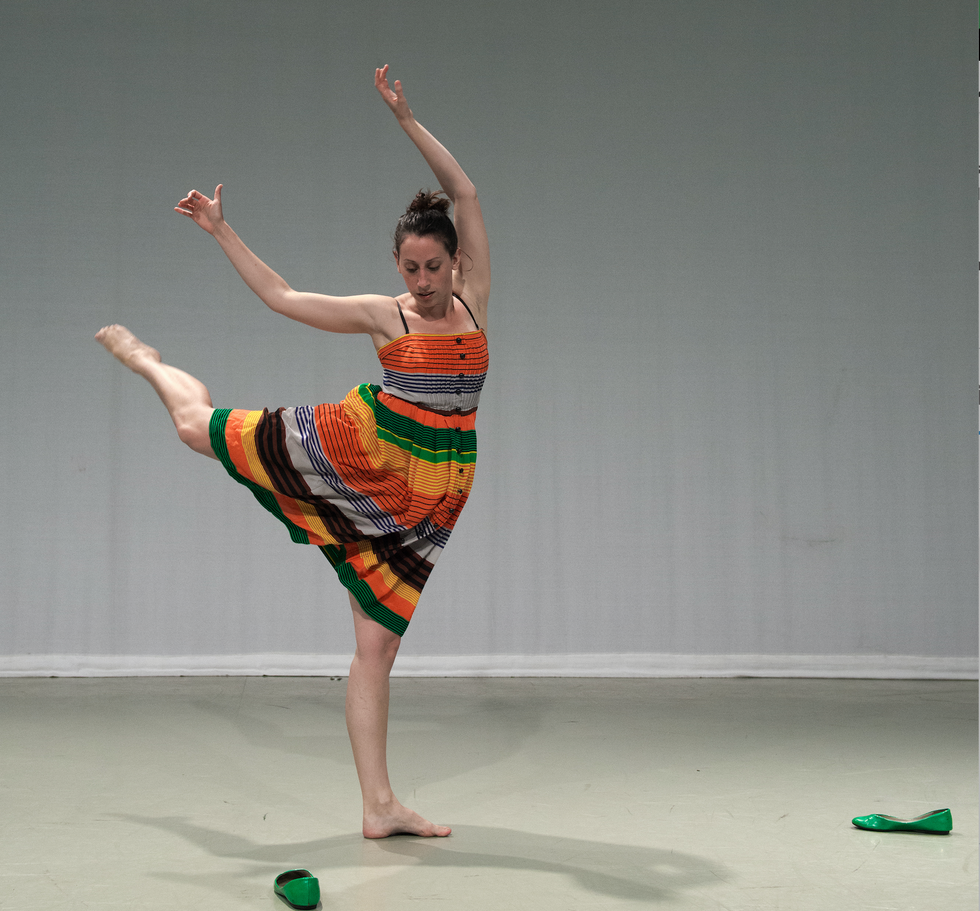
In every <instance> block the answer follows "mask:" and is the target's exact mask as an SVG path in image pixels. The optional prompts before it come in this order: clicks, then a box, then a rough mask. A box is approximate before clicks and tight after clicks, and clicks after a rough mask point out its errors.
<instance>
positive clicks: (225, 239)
mask: <svg viewBox="0 0 980 911" xmlns="http://www.w3.org/2000/svg"><path fill="white" fill-rule="evenodd" d="M213 236H214V239H215V240H216V241H217V242H218V244H219V245H220V246H221V249H222V250H223V251H224V253H225V256H227V257H228V259H229V260H230V262H231V264H232V265H233V266H234V267H235V271H236V272H238V274H239V275H240V276H241V277H242V280H243V281H244V282H245V284H246V285H248V286H249V288H251V289H252V291H254V292H255V294H256V295H258V297H259V298H260V300H261V301H262V302H263V303H264V304H265V305H266V306H267V307H270V308H271V309H272V310H275V311H277V312H278V311H280V310H281V303H282V301H283V298H284V296H285V295H286V293H287V292H289V291H291V290H292V289H291V288H290V287H289V285H288V284H287V282H286V280H285V279H284V278H283V277H282V276H281V275H279V274H278V273H277V272H274V271H273V270H272V269H270V268H269V267H268V266H267V265H266V264H265V263H264V262H262V260H261V259H259V258H258V257H257V256H256V255H255V254H254V253H253V252H252V251H251V250H249V248H248V247H246V246H245V243H244V241H242V239H241V238H240V237H239V236H238V235H237V234H236V233H235V232H234V231H233V230H232V228H231V226H230V225H229V224H228V223H227V222H225V221H223V222H222V223H221V225H220V226H219V227H218V228H217V229H216V230H215V231H214V235H213Z"/></svg>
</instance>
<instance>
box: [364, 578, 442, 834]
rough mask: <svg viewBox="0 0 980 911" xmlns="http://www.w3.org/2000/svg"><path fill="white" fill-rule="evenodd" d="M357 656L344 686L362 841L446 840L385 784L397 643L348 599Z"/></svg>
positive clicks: (386, 631)
mask: <svg viewBox="0 0 980 911" xmlns="http://www.w3.org/2000/svg"><path fill="white" fill-rule="evenodd" d="M350 603H351V610H352V611H353V612H354V636H355V638H356V640H357V650H356V651H355V653H354V660H353V661H352V662H351V666H350V677H349V678H348V680H347V732H348V734H350V742H351V748H352V749H353V751H354V765H355V766H356V767H357V778H358V781H360V784H361V796H362V797H363V799H364V824H363V830H362V831H363V832H364V837H365V838H386V837H387V836H389V835H396V834H399V833H403V834H409V835H448V834H449V833H450V831H451V830H450V829H449V828H448V827H447V826H437V825H435V824H434V823H431V822H429V821H428V820H427V819H423V818H422V817H421V816H419V814H418V813H416V812H414V811H413V810H409V809H407V808H406V807H403V806H402V805H401V803H399V801H398V798H396V797H395V795H394V793H393V792H392V790H391V783H390V782H389V781H388V758H387V743H388V694H389V683H388V675H389V674H390V673H391V666H392V665H393V664H394V663H395V656H396V655H397V654H398V646H399V644H400V643H401V637H400V636H398V635H396V634H395V633H393V632H391V630H388V629H385V627H383V626H381V624H380V623H376V622H375V621H374V620H372V619H371V618H370V617H369V616H368V615H367V614H365V613H364V611H363V610H361V608H360V606H359V605H358V603H357V601H355V600H354V597H353V596H351V599H350Z"/></svg>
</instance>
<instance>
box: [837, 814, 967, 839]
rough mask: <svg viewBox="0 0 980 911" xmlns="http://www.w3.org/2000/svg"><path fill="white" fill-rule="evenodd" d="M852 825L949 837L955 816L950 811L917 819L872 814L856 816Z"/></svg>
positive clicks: (878, 830) (879, 830)
mask: <svg viewBox="0 0 980 911" xmlns="http://www.w3.org/2000/svg"><path fill="white" fill-rule="evenodd" d="M851 823H852V825H855V826H857V827H858V828H859V829H872V830H873V831H875V832H925V833H927V834H929V835H949V833H950V830H951V829H952V828H953V814H952V813H950V812H949V810H933V811H932V812H931V813H923V814H922V815H921V816H916V817H915V819H896V818H895V817H894V816H882V815H881V814H880V813H872V814H871V815H870V816H855V817H854V819H852V820H851Z"/></svg>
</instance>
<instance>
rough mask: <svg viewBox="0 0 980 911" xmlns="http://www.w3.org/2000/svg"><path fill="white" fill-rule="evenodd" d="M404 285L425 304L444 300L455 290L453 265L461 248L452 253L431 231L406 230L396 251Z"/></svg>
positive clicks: (444, 301)
mask: <svg viewBox="0 0 980 911" xmlns="http://www.w3.org/2000/svg"><path fill="white" fill-rule="evenodd" d="M395 262H396V263H397V264H398V271H399V273H400V274H401V277H402V278H403V279H405V287H406V288H408V291H409V293H410V294H411V295H412V297H414V298H415V300H416V301H417V302H418V303H419V304H420V305H421V306H423V307H429V306H431V305H433V304H439V303H442V304H445V303H446V302H447V301H448V300H450V299H451V298H452V294H453V269H455V268H456V266H457V265H458V262H459V252H458V251H457V253H456V256H450V255H449V251H448V250H447V249H446V246H445V244H443V242H442V241H441V240H440V239H439V238H438V237H433V236H431V235H426V236H425V237H419V236H418V235H417V234H407V235H405V238H404V239H403V240H402V245H401V249H400V250H399V251H398V253H397V254H396V255H395Z"/></svg>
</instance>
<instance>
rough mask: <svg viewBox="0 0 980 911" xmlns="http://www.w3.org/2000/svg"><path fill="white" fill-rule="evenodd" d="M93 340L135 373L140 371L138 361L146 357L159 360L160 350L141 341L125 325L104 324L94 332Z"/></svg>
mask: <svg viewBox="0 0 980 911" xmlns="http://www.w3.org/2000/svg"><path fill="white" fill-rule="evenodd" d="M95 340H96V341H97V342H99V343H100V344H102V345H104V346H105V349H106V350H107V351H108V352H109V353H110V354H111V355H113V357H115V358H117V359H118V360H120V361H122V362H123V363H124V364H125V365H126V366H127V367H129V369H130V370H132V371H134V372H135V373H139V372H140V370H139V365H140V362H141V361H145V360H146V359H147V358H149V359H150V360H151V361H156V362H157V363H159V362H160V352H159V351H157V350H156V348H151V347H150V346H149V345H147V344H145V343H144V342H141V341H140V340H139V339H138V338H137V337H136V336H135V335H133V333H132V332H130V331H129V330H128V329H127V328H126V327H125V326H119V325H112V326H106V327H104V328H103V329H100V330H99V331H98V332H96V333H95Z"/></svg>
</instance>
